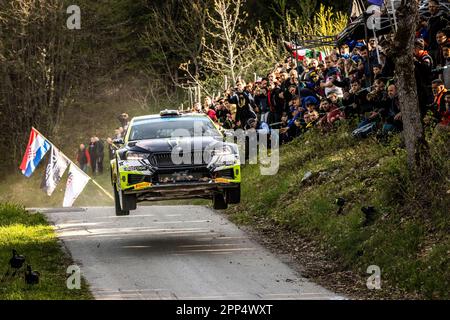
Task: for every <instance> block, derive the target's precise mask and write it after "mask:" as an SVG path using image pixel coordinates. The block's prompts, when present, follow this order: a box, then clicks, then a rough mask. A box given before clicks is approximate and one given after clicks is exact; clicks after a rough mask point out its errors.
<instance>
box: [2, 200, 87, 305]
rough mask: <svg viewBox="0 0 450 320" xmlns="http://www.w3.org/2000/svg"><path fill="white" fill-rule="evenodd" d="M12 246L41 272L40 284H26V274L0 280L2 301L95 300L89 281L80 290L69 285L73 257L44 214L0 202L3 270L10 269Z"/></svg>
mask: <svg viewBox="0 0 450 320" xmlns="http://www.w3.org/2000/svg"><path fill="white" fill-rule="evenodd" d="M12 249H16V250H17V251H18V253H19V254H22V255H24V256H25V259H26V263H27V264H30V265H31V266H32V268H33V270H37V271H39V273H40V282H39V284H37V285H27V284H26V283H25V280H24V275H23V274H21V275H20V276H18V275H16V276H14V277H6V278H3V281H1V280H0V300H5V299H13V300H22V299H26V300H31V299H32V300H35V299H37V300H40V299H45V300H47V299H51V300H53V299H58V300H64V299H71V300H75V299H92V295H91V293H90V292H89V288H88V287H87V285H86V282H85V281H84V280H83V279H82V283H81V289H80V290H77V289H74V290H69V289H67V286H66V279H67V277H68V275H67V274H66V270H67V267H68V266H69V265H71V264H72V261H71V259H70V257H69V256H68V255H67V254H66V253H65V252H64V251H63V250H62V249H61V247H60V245H59V243H58V241H57V238H56V235H55V232H54V231H53V228H52V227H51V226H50V225H49V224H48V223H47V221H46V220H45V218H44V216H43V215H42V214H39V213H36V214H30V213H28V212H27V211H25V210H24V208H22V207H20V206H16V205H10V204H1V203H0V272H1V276H0V278H2V277H3V276H4V274H5V272H6V270H7V269H8V263H9V259H10V258H11V257H12V253H11V251H12Z"/></svg>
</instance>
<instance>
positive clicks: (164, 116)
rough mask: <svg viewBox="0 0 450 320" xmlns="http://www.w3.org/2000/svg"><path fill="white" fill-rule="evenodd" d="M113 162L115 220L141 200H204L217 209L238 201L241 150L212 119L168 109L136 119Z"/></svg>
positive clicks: (133, 208)
mask: <svg viewBox="0 0 450 320" xmlns="http://www.w3.org/2000/svg"><path fill="white" fill-rule="evenodd" d="M115 144H119V145H121V149H118V150H117V151H116V152H115V159H113V160H111V183H112V185H113V189H114V199H115V206H116V215H128V214H129V212H130V210H135V209H136V204H137V203H138V202H142V201H160V200H173V199H191V198H206V199H212V201H213V207H214V209H226V208H227V206H228V204H234V203H239V202H240V197H241V189H240V182H241V170H240V159H239V151H238V147H237V145H236V144H234V143H228V142H224V136H223V135H222V134H221V132H220V131H219V130H218V129H217V127H216V126H215V124H214V123H213V122H212V121H211V119H210V118H209V117H207V116H206V115H201V114H180V113H179V112H178V111H172V110H165V111H161V113H160V114H159V115H149V116H142V117H136V118H133V119H132V120H131V122H130V124H129V126H128V130H127V134H126V136H125V139H123V140H122V139H117V140H115Z"/></svg>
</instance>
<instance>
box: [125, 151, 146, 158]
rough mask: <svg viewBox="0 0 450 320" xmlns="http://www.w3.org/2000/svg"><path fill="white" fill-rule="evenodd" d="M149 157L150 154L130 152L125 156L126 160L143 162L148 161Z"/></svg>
mask: <svg viewBox="0 0 450 320" xmlns="http://www.w3.org/2000/svg"><path fill="white" fill-rule="evenodd" d="M149 156H150V154H148V153H141V152H132V151H128V152H127V153H126V154H125V159H126V160H143V159H147V158H148V157H149Z"/></svg>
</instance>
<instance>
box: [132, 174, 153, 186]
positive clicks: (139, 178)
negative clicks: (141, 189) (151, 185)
mask: <svg viewBox="0 0 450 320" xmlns="http://www.w3.org/2000/svg"><path fill="white" fill-rule="evenodd" d="M151 179H152V178H151V177H150V176H144V175H141V174H129V175H128V184H129V185H131V184H137V183H141V182H152V180H151Z"/></svg>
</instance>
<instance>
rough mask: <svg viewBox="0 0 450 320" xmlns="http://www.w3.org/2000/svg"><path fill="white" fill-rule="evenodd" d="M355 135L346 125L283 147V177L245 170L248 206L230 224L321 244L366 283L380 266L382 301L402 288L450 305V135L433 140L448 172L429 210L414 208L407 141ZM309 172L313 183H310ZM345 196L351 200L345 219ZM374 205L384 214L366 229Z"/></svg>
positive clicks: (244, 200)
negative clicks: (264, 226)
mask: <svg viewBox="0 0 450 320" xmlns="http://www.w3.org/2000/svg"><path fill="white" fill-rule="evenodd" d="M349 132H350V130H349V125H348V124H346V123H344V124H342V126H341V127H340V128H338V130H337V131H336V132H335V133H331V134H328V135H322V134H320V133H319V132H315V131H312V132H308V133H307V134H305V135H304V136H303V137H301V138H299V139H296V140H295V141H293V142H291V143H289V144H288V145H285V146H283V147H282V148H281V150H280V168H279V172H278V173H277V175H276V177H274V176H261V175H260V173H259V167H258V165H246V166H244V168H243V170H242V177H243V179H242V181H243V183H242V202H241V204H240V205H238V206H234V207H232V208H230V209H228V213H229V214H230V218H231V219H232V220H233V221H234V222H236V223H239V224H245V225H249V226H256V225H258V224H260V223H261V221H269V223H268V224H271V223H272V224H276V225H278V226H282V227H283V228H285V229H287V230H290V231H293V232H295V233H296V234H298V235H301V236H302V238H304V239H310V240H311V241H314V243H316V244H318V245H319V246H320V249H321V250H324V251H325V252H326V253H327V255H328V256H329V257H330V258H331V259H332V260H334V261H336V262H337V265H338V266H339V268H341V269H342V270H351V271H353V272H355V273H357V274H359V275H361V276H363V277H364V278H367V277H368V275H367V274H366V269H367V267H368V266H370V265H377V266H379V267H380V268H381V278H382V281H383V287H382V288H384V289H385V290H384V292H383V290H381V293H380V294H381V295H383V294H385V295H386V296H389V291H388V290H387V289H388V288H395V289H396V290H399V291H401V292H402V291H403V292H406V293H409V294H412V295H415V296H417V297H422V298H441V299H448V298H449V297H450V296H449V292H450V282H449V281H450V268H449V266H450V236H449V230H450V218H449V216H448V213H449V208H450V194H449V192H450V191H447V190H450V180H449V177H448V172H449V166H450V164H449V162H448V154H449V144H448V141H449V140H448V138H449V136H448V135H447V136H445V135H444V136H443V137H441V139H440V140H438V141H431V142H430V146H431V149H432V154H433V160H434V162H435V163H436V165H437V166H438V167H439V169H440V171H441V172H442V173H444V174H443V176H442V177H441V178H442V179H439V181H436V182H435V185H434V187H433V190H432V193H433V192H435V193H434V196H433V197H432V199H431V200H430V201H429V207H428V208H421V207H420V205H422V206H423V204H420V203H416V205H417V206H416V207H412V206H411V205H407V203H410V202H411V199H409V202H408V201H407V200H408V197H411V196H412V195H413V194H414V192H417V190H414V187H415V186H411V185H409V180H408V170H407V168H406V154H405V151H404V150H403V149H400V148H398V145H399V144H400V140H399V137H394V138H393V139H392V140H391V141H390V143H388V144H386V145H382V144H380V143H376V142H374V141H372V140H371V139H367V140H363V141H358V140H355V139H353V138H352V137H351V135H350V134H349ZM308 171H310V172H311V173H312V177H311V178H310V179H308V180H306V181H303V182H302V178H303V177H304V175H305V173H307V172H308ZM338 197H342V198H344V199H346V203H345V205H344V207H343V211H342V213H341V214H339V213H338V206H337V205H336V203H335V199H336V198H338ZM413 200H414V199H413ZM413 203H414V202H413ZM369 205H370V206H374V207H375V208H376V213H375V218H374V221H373V223H368V224H367V225H365V224H364V222H365V216H364V214H363V212H362V211H361V207H363V206H369ZM422 209H424V210H422ZM425 209H426V210H425ZM425 212H426V213H425ZM355 285H357V284H355ZM358 285H364V284H358Z"/></svg>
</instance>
